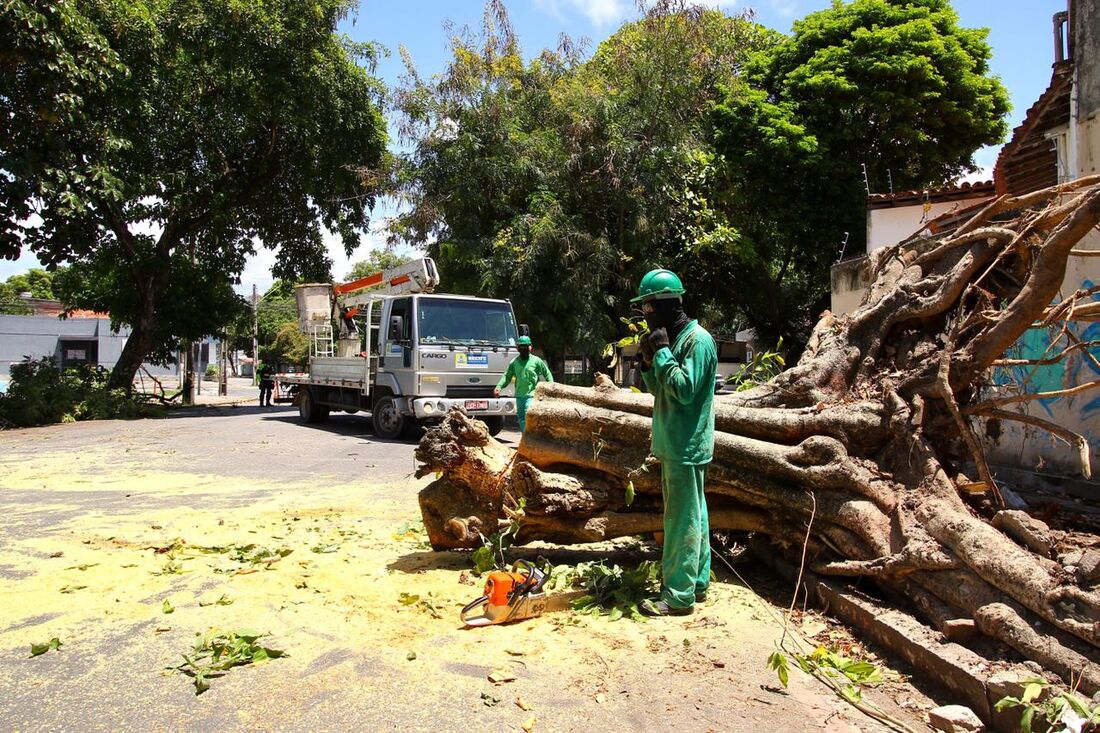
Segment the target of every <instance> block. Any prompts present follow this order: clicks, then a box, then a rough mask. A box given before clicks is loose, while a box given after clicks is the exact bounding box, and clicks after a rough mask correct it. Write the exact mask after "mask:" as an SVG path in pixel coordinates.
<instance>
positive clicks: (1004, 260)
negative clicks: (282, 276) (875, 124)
mask: <svg viewBox="0 0 1100 733" xmlns="http://www.w3.org/2000/svg"><path fill="white" fill-rule="evenodd" d="M1098 222H1100V179H1088V180H1085V181H1078V182H1075V183H1073V184H1069V185H1064V186H1060V187H1055V188H1052V189H1048V190H1047V191H1044V192H1039V193H1037V194H1028V196H1026V197H1022V198H1018V199H1011V198H1008V197H1001V198H1000V199H997V200H996V201H995V202H993V203H992V204H990V205H989V206H987V207H986V208H985V209H983V210H982V211H981V212H980V213H979V214H978V215H977V216H976V217H975V218H974V219H973V220H971V221H970V222H967V223H966V224H964V225H963V226H962V227H961V228H960V229H958V230H957V231H955V232H954V233H950V234H947V235H944V236H941V237H939V238H935V239H919V238H915V239H913V240H911V241H908V242H905V243H902V244H901V245H898V246H895V247H890V248H886V249H884V250H879V251H876V252H875V253H873V254H872V261H871V267H872V272H873V279H872V284H871V286H870V288H869V290H868V292H867V295H866V296H865V298H864V300H863V302H862V304H861V306H860V308H859V309H857V310H856V312H855V313H853V314H851V315H850V316H839V317H838V316H834V315H833V314H831V313H829V312H826V313H825V314H824V315H823V316H822V318H821V320H820V321H819V322H818V324H817V326H816V327H815V329H814V331H813V333H812V335H811V338H810V340H809V342H808V344H807V347H806V350H805V352H804V353H803V354H802V357H801V358H800V360H799V362H798V364H797V365H795V366H794V367H793V368H791V369H789V370H788V371H786V372H784V373H783V374H781V375H779V376H778V377H776V378H775V379H774V380H772V381H771V382H769V383H767V384H764V385H760V386H758V387H755V388H753V389H751V390H748V391H746V392H740V393H737V394H734V395H728V396H720V397H717V398H716V399H715V426H716V436H715V448H714V460H713V463H712V464H711V465H710V468H709V471H708V475H707V487H706V490H707V499H708V506H709V508H710V519H711V528H712V529H729V530H739V531H748V532H754V533H759V534H763V535H767V536H769V537H771V538H772V539H773V541H774V544H775V546H776V547H777V551H780V552H782V551H784V550H785V549H786V548H790V549H791V550H792V551H793V552H796V553H799V554H800V553H801V549H802V544H803V542H804V541H806V542H807V543H808V555H807V556H808V559H809V561H810V563H811V567H812V568H813V569H814V570H815V571H817V572H819V573H823V574H831V575H839V576H848V577H866V578H870V579H872V580H873V581H874V582H876V583H878V584H879V585H880V586H882V587H883V589H884V590H885V591H886V592H887V594H888V595H889V596H890V597H893V598H908V599H910V601H911V602H912V604H913V605H914V606H915V607H916V608H917V609H918V610H919V611H921V612H922V613H923V614H924V615H925V616H926V617H927V618H928V619H929V620H930V621H931V622H932V623H933V624H937V625H942V624H944V623H945V622H946V621H947V620H950V619H954V618H972V619H973V620H974V621H975V624H976V626H977V627H978V628H979V629H980V630H981V631H982V632H983V633H984V634H986V635H987V636H989V637H992V638H994V639H996V640H998V641H1000V642H1002V643H1003V644H1005V645H1006V646H1008V647H1010V648H1012V649H1014V650H1015V651H1016V652H1018V653H1019V654H1020V655H1021V656H1022V657H1024V658H1027V659H1031V660H1033V661H1036V662H1038V663H1039V664H1041V665H1043V666H1044V667H1046V668H1047V669H1048V670H1051V671H1053V672H1055V673H1057V674H1059V675H1061V676H1062V678H1063V679H1064V680H1066V681H1067V682H1069V681H1073V682H1077V681H1079V683H1080V686H1081V689H1082V690H1083V691H1085V692H1087V693H1089V694H1092V693H1094V692H1096V691H1098V690H1100V665H1097V663H1096V661H1095V660H1096V659H1097V657H1098V647H1100V589H1098V588H1097V587H1096V586H1095V585H1093V584H1092V581H1091V580H1090V579H1088V578H1085V579H1080V578H1079V576H1080V573H1075V569H1074V568H1073V567H1072V566H1071V565H1070V563H1069V562H1066V563H1065V564H1063V562H1062V561H1061V560H1059V559H1058V558H1059V557H1061V558H1064V557H1065V554H1066V550H1067V549H1070V548H1072V547H1073V545H1074V543H1075V542H1078V543H1079V542H1088V543H1090V544H1092V543H1093V542H1094V541H1095V543H1096V544H1100V538H1092V537H1087V538H1082V537H1081V536H1080V535H1074V534H1073V533H1066V535H1065V537H1066V538H1067V539H1066V540H1064V541H1063V545H1062V546H1061V547H1060V548H1058V549H1056V551H1055V552H1054V553H1052V554H1051V556H1047V555H1044V554H1037V553H1036V552H1035V551H1034V550H1033V549H1031V548H1029V547H1028V546H1027V543H1026V542H1023V541H1021V542H1017V541H1016V540H1015V539H1014V538H1013V537H1012V536H1009V535H1006V534H1005V533H1003V532H1002V531H1001V530H999V529H997V528H996V527H994V526H993V525H992V524H991V523H990V521H989V520H991V519H992V517H993V515H994V513H995V512H996V510H997V509H998V508H999V504H998V502H999V497H1000V495H999V493H998V491H997V487H996V485H995V483H994V480H993V477H992V476H991V474H990V472H989V470H988V467H987V466H986V464H985V457H984V456H983V455H982V452H981V447H980V442H979V441H978V439H977V437H976V434H975V428H976V427H978V422H977V421H979V420H980V419H981V418H980V417H978V416H977V415H975V413H977V414H980V413H982V412H983V410H984V411H985V412H987V413H989V412H990V411H991V410H992V408H991V407H990V406H989V405H988V404H986V405H985V406H984V407H983V402H982V392H983V388H984V387H985V386H986V385H988V384H991V381H990V378H989V369H990V367H991V366H993V365H994V364H995V363H997V362H998V361H999V360H1001V359H1003V357H1004V353H1005V350H1006V349H1008V348H1009V347H1011V345H1012V344H1013V343H1015V342H1016V341H1017V339H1019V337H1020V336H1021V335H1022V334H1023V333H1024V332H1025V331H1026V330H1027V329H1028V328H1030V327H1032V325H1033V324H1035V323H1038V322H1042V323H1043V324H1044V325H1047V326H1051V327H1052V328H1054V329H1055V330H1057V327H1058V325H1059V324H1058V322H1057V319H1056V318H1055V316H1060V317H1063V318H1069V317H1072V312H1073V310H1074V307H1073V304H1068V305H1067V304H1064V305H1062V306H1059V307H1057V308H1051V307H1050V303H1051V301H1052V299H1054V298H1055V297H1056V295H1057V293H1058V290H1059V287H1060V285H1061V281H1062V278H1063V275H1064V272H1065V263H1066V259H1067V258H1068V257H1069V256H1071V254H1072V252H1073V250H1074V246H1075V245H1076V244H1077V242H1079V241H1080V239H1081V238H1082V237H1084V236H1085V234H1087V233H1088V232H1089V231H1091V230H1092V229H1093V227H1095V226H1096V225H1097V223H1098ZM1081 297H1083V296H1081ZM1062 335H1065V336H1066V338H1067V341H1072V338H1071V337H1070V336H1068V335H1066V331H1065V330H1064V329H1063V331H1062ZM1059 338H1061V337H1059ZM1070 345H1071V344H1069V343H1067V345H1066V348H1065V349H1064V352H1063V353H1068V352H1069V351H1072V349H1071V348H1069V346H1070ZM1060 350H1062V349H1056V350H1055V351H1060ZM652 411H653V400H652V398H651V397H650V396H648V395H642V394H632V393H630V392H626V391H622V390H619V389H617V388H615V387H614V385H611V384H610V383H609V382H608V381H607V380H602V381H601V380H598V383H597V386H596V387H594V388H578V387H569V386H565V385H560V384H543V385H540V386H539V388H538V390H537V391H536V395H535V400H534V402H533V403H532V405H531V407H530V409H529V411H528V413H527V432H526V434H525V435H524V437H523V439H522V441H521V443H520V445H519V448H518V450H517V451H516V452H515V453H512V452H511V451H509V450H507V449H506V448H504V446H501V445H500V444H498V443H496V441H494V440H493V439H492V438H490V437H489V436H488V434H487V433H486V432H485V431H484V430H483V429H482V428H481V427H479V423H477V422H476V421H472V420H470V419H469V418H468V417H466V416H465V415H463V414H461V413H459V412H455V413H452V414H450V415H448V416H447V418H446V420H444V421H443V423H441V424H440V425H439V426H437V427H435V428H433V429H431V430H429V431H428V434H427V436H426V437H425V439H424V441H423V442H422V443H421V445H420V448H419V449H418V452H417V457H418V459H419V460H420V461H421V462H422V464H423V466H422V468H421V469H420V470H421V473H427V472H429V471H437V472H439V478H438V480H437V481H435V482H434V483H433V484H432V485H431V486H429V487H428V488H427V489H425V490H424V492H422V494H421V497H420V501H421V507H422V509H423V513H424V520H425V525H426V526H427V528H428V534H429V537H430V539H431V542H432V545H433V547H435V548H437V549H444V548H459V547H477V546H479V545H480V544H481V541H482V540H481V538H482V536H485V535H489V534H491V533H492V532H493V531H494V530H496V529H497V528H498V527H500V526H503V525H507V524H509V523H512V522H518V533H517V541H518V542H527V541H532V540H536V539H541V540H550V541H554V542H561V543H570V542H592V541H596V540H602V539H609V538H612V537H617V536H622V535H627V534H634V533H637V532H645V531H655V530H657V529H659V527H660V516H661V499H660V497H661V487H660V480H659V474H660V472H659V470H658V466H657V462H656V459H654V458H652V457H651V456H650V455H649V438H650V433H649V430H650V421H651V417H652ZM993 412H996V414H997V416H998V417H999V418H1001V419H1005V418H1006V417H1011V414H1012V413H1009V412H1006V411H1003V410H994V411H993ZM1051 429H1052V430H1057V431H1060V434H1063V435H1065V434H1066V432H1067V431H1065V430H1064V428H1058V427H1057V426H1051ZM1084 458H1085V459H1087V451H1086V452H1085V453H1084ZM1082 472H1083V473H1085V475H1088V466H1087V465H1084V466H1082ZM975 475H976V476H977V477H978V478H977V480H973V479H971V478H969V477H970V476H975ZM964 488H965V491H963V489H964ZM975 488H977V489H978V490H979V491H981V492H983V493H981V494H980V495H974V494H972V493H971V492H972V491H973V490H974V489H975ZM629 497H633V499H632V500H631V499H630V498H629ZM807 538H808V539H807Z"/></svg>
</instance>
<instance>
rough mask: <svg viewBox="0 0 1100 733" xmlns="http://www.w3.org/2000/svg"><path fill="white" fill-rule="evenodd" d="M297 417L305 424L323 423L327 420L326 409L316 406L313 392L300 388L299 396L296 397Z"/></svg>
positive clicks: (306, 388)
mask: <svg viewBox="0 0 1100 733" xmlns="http://www.w3.org/2000/svg"><path fill="white" fill-rule="evenodd" d="M298 416H299V417H301V418H302V421H303V422H307V423H319V422H324V421H325V420H327V419H328V408H327V407H324V406H323V405H318V404H317V401H316V400H315V399H314V396H313V390H311V389H310V388H309V387H302V390H301V394H300V395H298Z"/></svg>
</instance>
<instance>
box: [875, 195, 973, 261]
mask: <svg viewBox="0 0 1100 733" xmlns="http://www.w3.org/2000/svg"><path fill="white" fill-rule="evenodd" d="M991 198H993V197H992V196H986V197H984V198H972V199H964V200H962V201H945V202H942V203H933V204H932V206H931V208H930V209H929V210H928V213H927V214H925V213H924V204H917V205H915V206H898V207H894V208H887V209H871V210H869V211H868V212H867V252H868V253H871V252H874V251H875V250H876V249H879V248H881V247H887V246H889V245H891V244H897V243H898V242H901V241H904V240H906V239H908V238H909V237H911V236H912V235H914V234H916V233H917V232H918V231H920V230H921V229H922V228H923V226H924V224H926V223H927V222H929V221H931V220H933V219H935V218H936V217H937V216H939V215H940V214H946V213H947V212H949V211H952V210H958V211H961V210H962V209H966V208H969V207H971V206H974V205H975V204H977V203H981V202H982V201H988V200H989V199H991Z"/></svg>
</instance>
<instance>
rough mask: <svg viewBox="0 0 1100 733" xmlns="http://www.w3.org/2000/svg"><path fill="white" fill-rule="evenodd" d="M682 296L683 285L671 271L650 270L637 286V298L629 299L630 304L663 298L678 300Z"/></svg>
mask: <svg viewBox="0 0 1100 733" xmlns="http://www.w3.org/2000/svg"><path fill="white" fill-rule="evenodd" d="M683 294H684V284H683V283H682V282H680V278H679V277H678V276H677V275H676V273H675V272H672V271H671V270H664V269H659V270H650V271H649V272H647V273H646V274H645V277H643V278H642V282H641V283H639V284H638V297H636V298H631V299H630V302H631V303H637V302H638V301H640V300H660V299H664V298H679V297H680V296H681V295H683Z"/></svg>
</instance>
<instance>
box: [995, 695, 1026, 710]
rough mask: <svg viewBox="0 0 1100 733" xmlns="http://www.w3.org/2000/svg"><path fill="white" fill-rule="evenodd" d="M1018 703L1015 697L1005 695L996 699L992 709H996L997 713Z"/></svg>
mask: <svg viewBox="0 0 1100 733" xmlns="http://www.w3.org/2000/svg"><path fill="white" fill-rule="evenodd" d="M1019 705H1020V701H1019V700H1018V699H1016V698H1015V697H1008V696H1006V697H1002V698H1001V699H1000V700H998V701H997V702H996V703H995V704H994V705H993V709H994V710H996V711H997V712H998V713H999V712H1001V711H1002V710H1008V709H1009V708H1014V707H1017V706H1019Z"/></svg>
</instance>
